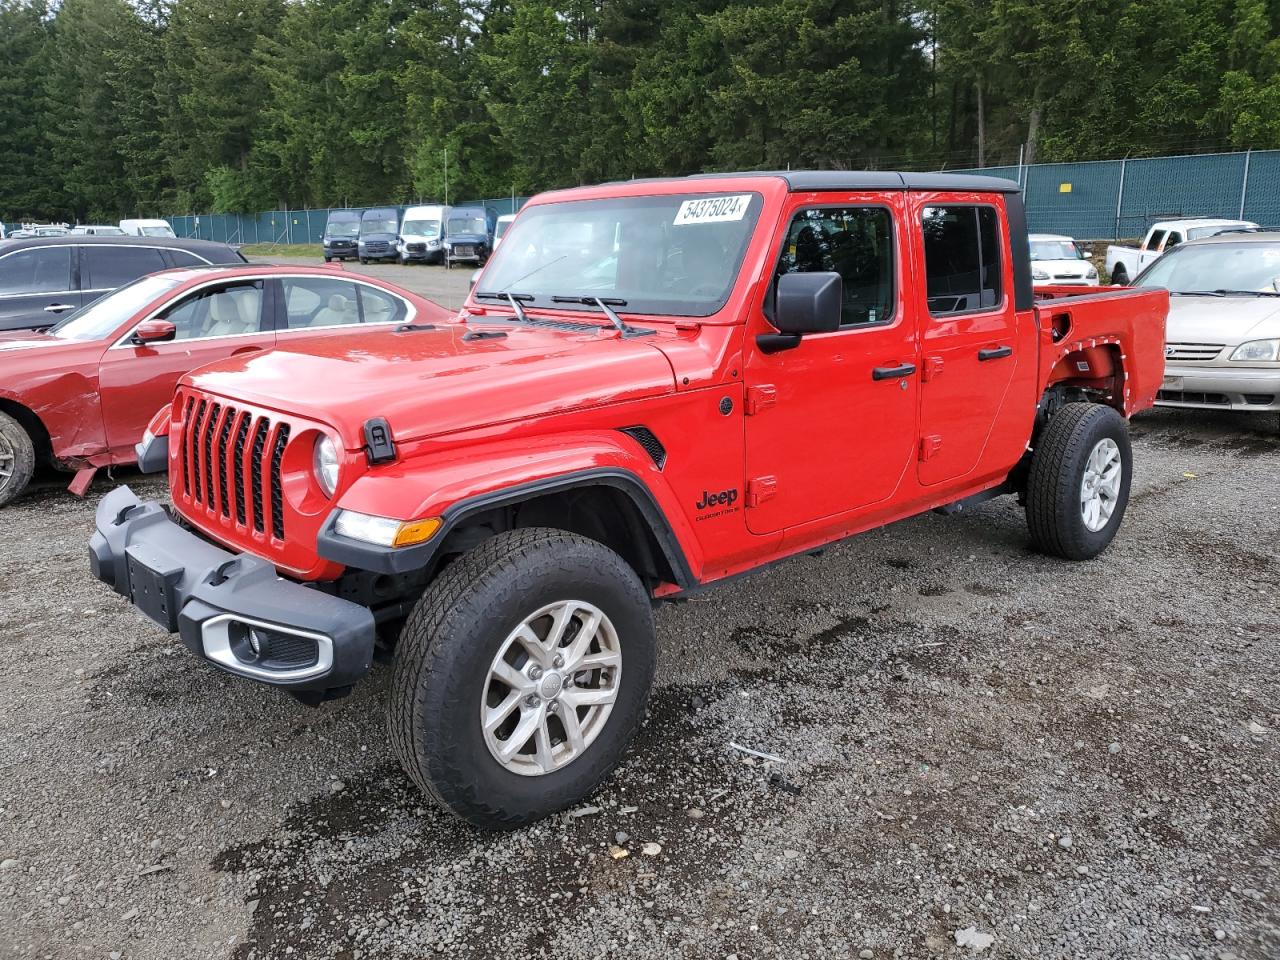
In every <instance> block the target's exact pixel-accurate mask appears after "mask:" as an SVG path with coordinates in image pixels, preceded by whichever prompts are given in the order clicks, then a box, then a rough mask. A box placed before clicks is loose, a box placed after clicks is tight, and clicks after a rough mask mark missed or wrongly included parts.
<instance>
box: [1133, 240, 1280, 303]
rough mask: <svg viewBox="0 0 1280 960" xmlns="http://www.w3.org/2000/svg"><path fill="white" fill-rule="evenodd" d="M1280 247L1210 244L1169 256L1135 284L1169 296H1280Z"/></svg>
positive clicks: (1176, 251)
mask: <svg viewBox="0 0 1280 960" xmlns="http://www.w3.org/2000/svg"><path fill="white" fill-rule="evenodd" d="M1277 284H1280V243H1258V242H1256V241H1255V242H1253V243H1248V242H1246V243H1207V244H1205V245H1204V246H1186V247H1179V248H1178V249H1177V250H1175V251H1174V252H1173V253H1167V254H1165V255H1164V256H1163V257H1161V258H1160V259H1159V260H1157V261H1156V262H1155V263H1153V264H1152V265H1151V266H1150V267H1148V268H1147V269H1146V270H1145V271H1144V272H1143V273H1142V275H1141V276H1139V277H1138V279H1137V281H1135V283H1134V286H1135V287H1164V288H1165V289H1166V290H1168V291H1169V292H1170V293H1175V294H1177V293H1182V294H1191V293H1217V294H1219V295H1220V294H1222V293H1241V294H1245V293H1264V294H1275V293H1277V292H1280V287H1278V286H1277Z"/></svg>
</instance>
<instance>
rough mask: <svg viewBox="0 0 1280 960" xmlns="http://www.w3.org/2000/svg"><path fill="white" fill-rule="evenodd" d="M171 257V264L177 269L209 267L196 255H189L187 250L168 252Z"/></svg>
mask: <svg viewBox="0 0 1280 960" xmlns="http://www.w3.org/2000/svg"><path fill="white" fill-rule="evenodd" d="M165 253H167V254H168V255H169V262H170V263H172V264H173V265H174V266H175V267H203V266H207V263H206V262H205V261H204V260H201V259H200V258H199V257H197V256H196V255H195V254H194V253H187V251H185V250H166V251H165Z"/></svg>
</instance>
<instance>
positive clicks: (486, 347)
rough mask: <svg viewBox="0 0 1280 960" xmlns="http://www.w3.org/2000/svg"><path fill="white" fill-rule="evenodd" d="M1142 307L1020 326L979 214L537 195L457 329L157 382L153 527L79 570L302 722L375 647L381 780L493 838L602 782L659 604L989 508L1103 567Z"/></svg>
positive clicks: (1150, 349)
mask: <svg viewBox="0 0 1280 960" xmlns="http://www.w3.org/2000/svg"><path fill="white" fill-rule="evenodd" d="M1053 293H1059V294H1060V293H1062V291H1053ZM1077 293H1078V291H1077ZM1167 308H1168V299H1167V294H1166V293H1165V292H1164V291H1161V290H1102V291H1097V292H1089V293H1087V294H1085V295H1082V296H1058V297H1056V298H1055V299H1052V300H1047V301H1045V302H1043V303H1042V304H1040V305H1037V304H1036V303H1035V302H1034V301H1033V299H1032V286H1031V267H1030V257H1029V251H1028V245H1027V232H1026V225H1025V218H1024V210H1023V205H1022V200H1021V197H1020V195H1019V193H1018V191H1017V186H1016V185H1015V184H1013V183H1009V182H1007V181H1003V180H996V179H989V178H983V177H971V176H947V175H938V174H934V175H929V174H912V173H906V174H898V173H887V172H834V171H820V172H788V173H773V174H735V175H717V176H700V177H690V178H681V179H667V180H652V181H631V182H626V183H614V184H607V185H604V186H596V187H587V188H580V189H574V190H567V191H562V192H554V193H547V194H543V195H541V196H538V197H535V198H534V199H533V200H531V201H530V202H529V204H528V205H527V206H526V207H525V208H524V210H523V211H522V212H521V213H520V216H519V217H518V218H517V220H516V221H515V223H514V224H513V225H512V227H511V229H510V231H509V232H508V233H507V235H506V237H505V238H504V239H503V243H502V246H501V247H500V248H499V249H498V251H497V253H495V254H494V257H493V259H492V260H491V261H490V262H489V264H488V265H487V266H486V268H485V270H484V272H483V274H482V275H481V276H480V278H479V280H478V282H477V284H476V286H475V287H474V289H473V291H472V293H471V294H470V296H469V297H468V299H467V302H466V304H465V306H464V307H463V309H462V311H461V313H460V314H459V315H458V316H457V317H455V318H453V319H451V320H450V321H448V322H444V323H439V324H437V325H436V326H435V327H434V328H431V329H424V328H422V327H414V328H402V329H399V330H396V331H394V332H392V331H388V332H386V333H383V334H379V335H377V336H375V337H368V338H365V339H363V340H362V341H360V342H359V343H355V342H351V341H345V342H343V341H337V340H331V341H328V342H324V343H314V344H307V345H302V344H299V345H297V346H294V347H292V348H291V347H288V346H285V345H278V346H277V348H276V349H275V350H273V351H270V352H267V353H263V354H257V355H254V356H249V357H244V358H237V359H233V360H230V361H225V362H220V363H217V364H214V365H212V366H208V367H204V368H202V369H201V370H198V371H196V372H194V373H191V374H189V375H187V376H186V377H184V378H183V380H182V381H181V383H180V384H179V386H178V390H177V394H176V396H175V398H174V400H173V403H172V406H171V407H167V408H166V409H165V410H163V411H161V413H160V414H158V415H157V417H156V419H155V420H153V421H152V426H151V430H150V433H151V434H153V435H154V438H153V439H151V440H150V441H149V443H150V444H153V445H160V450H162V451H164V453H163V456H161V455H160V451H158V450H149V451H144V454H145V455H144V456H143V457H142V460H143V461H144V462H155V461H156V460H157V459H159V460H160V461H161V462H164V461H167V464H168V470H169V486H170V491H171V494H172V500H173V506H172V515H171V514H170V513H169V512H167V511H166V509H165V508H164V507H163V506H162V505H161V504H159V503H155V502H146V503H144V502H140V501H139V500H138V499H137V497H136V496H135V495H134V494H133V493H132V492H131V491H130V490H129V489H128V488H127V487H122V488H120V489H117V490H115V491H113V492H112V493H110V494H109V495H107V496H106V497H105V498H104V499H103V500H102V502H101V504H100V506H99V508H98V512H97V533H96V534H95V535H94V537H93V540H92V543H91V546H90V554H91V562H92V566H93V571H94V573H95V575H96V576H97V577H98V578H99V579H101V580H103V581H105V582H106V583H108V584H110V585H111V586H113V587H114V588H115V589H116V590H117V591H118V592H120V593H121V594H124V595H125V596H127V597H129V598H130V599H131V600H132V602H133V603H134V604H135V605H136V606H138V607H139V608H140V609H141V610H142V611H143V612H144V613H145V614H147V615H148V616H150V617H151V618H152V619H153V620H155V621H157V622H158V623H160V624H161V625H162V626H164V627H165V628H167V629H168V630H170V631H175V632H177V633H179V634H180V636H181V639H182V641H183V643H184V644H185V645H186V646H188V647H189V648H190V649H191V650H192V651H193V652H194V653H196V654H197V655H198V656H201V657H203V658H204V659H206V660H208V661H210V662H211V663H212V664H214V665H215V666H217V667H220V668H221V669H223V670H227V671H230V672H231V673H235V674H238V675H240V676H243V677H248V678H251V679H254V680H258V681H262V682H264V683H268V684H274V685H276V686H279V687H283V688H285V689H287V690H290V691H292V692H294V693H295V694H296V695H298V696H299V697H301V698H302V699H304V700H308V701H310V702H319V701H322V700H324V699H327V698H331V697H335V696H341V695H342V694H344V693H346V692H347V691H348V690H349V689H350V688H351V685H352V684H354V683H355V682H356V681H358V680H359V679H360V678H361V677H363V676H364V675H365V674H366V673H367V672H368V671H369V668H370V664H371V662H372V659H373V653H374V646H375V643H377V644H385V645H387V646H394V647H395V664H394V671H393V675H392V679H391V688H390V694H389V701H390V705H389V733H390V738H391V741H392V743H393V745H394V749H395V751H396V753H397V755H398V757H399V758H400V760H401V762H402V763H403V765H404V767H405V769H406V770H407V771H408V773H409V775H410V776H411V777H412V778H413V780H414V781H415V782H416V783H417V784H418V785H419V786H420V787H422V788H423V789H424V790H425V791H426V792H427V793H429V794H430V795H432V796H433V797H434V798H435V799H436V800H438V801H439V802H440V803H441V804H442V805H443V806H444V807H445V808H447V809H449V810H451V811H453V812H454V813H456V814H458V815H460V816H462V817H464V818H465V819H467V820H469V821H471V822H472V823H476V824H481V825H487V826H499V827H511V826H516V825H518V824H522V823H525V822H528V821H530V820H532V819H535V818H537V817H541V816H544V815H546V814H549V813H551V812H553V811H556V810H559V809H562V808H564V807H566V806H568V805H571V804H573V803H576V802H578V801H579V800H581V799H582V798H583V797H584V796H586V795H587V794H589V793H590V792H591V791H592V790H593V789H594V788H595V787H596V786H597V785H598V784H599V783H600V782H601V780H602V779H603V778H604V777H605V776H607V775H608V773H609V771H610V770H611V769H612V768H613V767H614V765H615V764H616V763H617V762H618V759H619V757H620V756H621V755H622V753H623V751H624V749H625V747H626V745H627V743H628V741H629V740H630V739H631V737H632V736H633V734H634V733H635V732H636V729H637V728H638V726H639V724H640V721H641V717H642V714H643V711H644V706H645V700H646V697H647V695H648V692H649V687H650V683H651V679H652V676H653V670H654V658H655V652H654V651H655V642H654V626H653V619H652V605H653V603H654V602H655V601H657V600H659V599H661V598H664V597H673V596H676V595H679V594H681V593H684V592H687V591H691V590H694V589H696V588H700V587H703V586H706V585H708V584H713V583H715V582H717V581H721V580H724V579H726V578H728V577H731V576H734V575H735V574H741V573H745V572H747V571H750V570H753V569H756V568H759V567H762V566H764V565H766V564H768V563H770V562H772V561H776V560H779V559H781V558H784V557H787V556H791V555H794V554H797V553H802V552H806V551H812V550H814V549H815V548H818V547H821V546H822V545H824V544H828V543H831V542H832V541H835V540H839V539H841V538H843V537H847V536H849V535H851V534H855V533H858V532H859V531H862V530H867V529H870V528H873V527H879V526H882V525H884V524H887V523H890V522H892V521H895V520H899V519H901V518H903V517H909V516H911V515H913V514H917V513H920V512H922V511H926V510H932V509H939V508H941V509H943V510H953V509H956V508H958V507H962V506H965V505H968V504H974V503H977V502H979V501H982V500H984V499H987V498H989V497H994V496H996V495H999V494H1006V493H1009V494H1015V495H1017V496H1018V497H1019V498H1020V500H1021V501H1022V502H1023V503H1024V504H1025V506H1026V513H1027V522H1028V527H1029V529H1030V535H1031V541H1032V543H1033V544H1034V545H1035V546H1037V547H1038V548H1039V549H1041V550H1043V551H1046V552H1048V553H1051V554H1055V555H1058V556H1061V557H1066V558H1070V559H1087V558H1090V557H1093V556H1095V555H1097V554H1098V553H1099V552H1100V551H1102V550H1103V549H1105V548H1106V546H1107V544H1108V543H1110V541H1111V539H1112V538H1113V537H1114V536H1115V534H1116V530H1117V528H1118V527H1119V525H1120V522H1121V518H1122V517H1123V515H1124V511H1125V505H1126V502H1127V499H1128V494H1129V482H1130V476H1131V470H1132V462H1131V453H1130V447H1129V440H1128V435H1127V423H1126V418H1127V417H1128V416H1129V415H1130V414H1132V413H1133V412H1134V411H1136V410H1141V409H1144V408H1146V407H1148V406H1150V405H1151V404H1152V401H1153V398H1154V396H1155V393H1156V390H1157V389H1158V388H1159V386H1160V381H1161V377H1162V373H1163V366H1164V360H1163V343H1164V320H1165V314H1166V311H1167Z"/></svg>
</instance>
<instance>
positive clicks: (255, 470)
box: [249, 419, 267, 533]
mask: <svg viewBox="0 0 1280 960" xmlns="http://www.w3.org/2000/svg"><path fill="white" fill-rule="evenodd" d="M266 448H267V421H266V420H265V419H263V420H259V421H258V427H257V429H256V430H254V431H253V459H252V464H253V466H252V467H251V468H250V470H249V480H250V483H252V485H253V529H255V530H257V531H258V532H259V533H262V532H263V530H265V529H266V527H265V525H264V521H263V514H262V454H263V452H264V451H265V450H266Z"/></svg>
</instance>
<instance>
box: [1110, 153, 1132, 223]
mask: <svg viewBox="0 0 1280 960" xmlns="http://www.w3.org/2000/svg"><path fill="white" fill-rule="evenodd" d="M1128 160H1129V158H1128V157H1124V158H1122V159H1121V160H1120V191H1119V192H1118V193H1117V194H1116V231H1115V234H1116V235H1115V236H1114V237H1113V238H1112V239H1113V240H1119V239H1120V208H1121V206H1123V204H1124V171H1125V164H1126V163H1127V162H1128Z"/></svg>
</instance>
